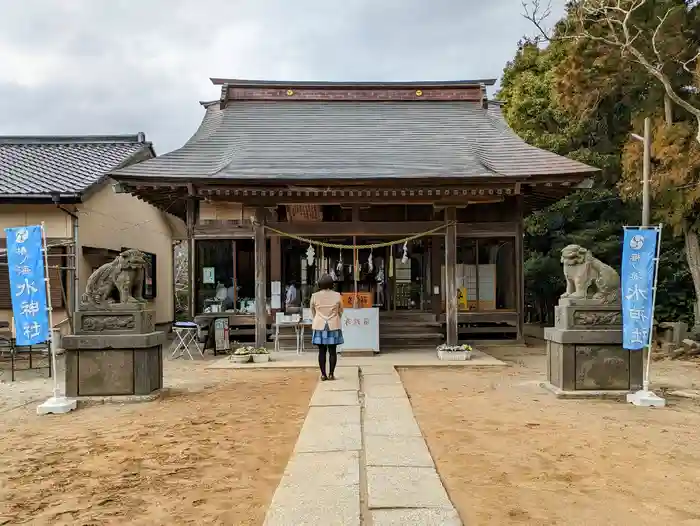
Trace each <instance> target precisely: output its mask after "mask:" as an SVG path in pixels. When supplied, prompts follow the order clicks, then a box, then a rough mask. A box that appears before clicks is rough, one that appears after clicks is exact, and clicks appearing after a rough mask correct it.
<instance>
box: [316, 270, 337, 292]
mask: <svg viewBox="0 0 700 526" xmlns="http://www.w3.org/2000/svg"><path fill="white" fill-rule="evenodd" d="M332 288H333V278H332V277H331V276H330V274H324V275H323V276H321V279H319V280H318V290H331V289H332Z"/></svg>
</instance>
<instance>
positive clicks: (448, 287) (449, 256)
mask: <svg viewBox="0 0 700 526" xmlns="http://www.w3.org/2000/svg"><path fill="white" fill-rule="evenodd" d="M456 218H457V210H456V209H455V207H453V206H450V207H447V208H446V209H445V221H446V222H447V223H448V226H447V227H446V229H445V297H446V301H445V322H446V324H447V334H446V336H447V345H457V341H458V339H459V334H458V328H457V320H458V317H457V273H456V267H457V225H456V224H455V223H454V221H455V220H456Z"/></svg>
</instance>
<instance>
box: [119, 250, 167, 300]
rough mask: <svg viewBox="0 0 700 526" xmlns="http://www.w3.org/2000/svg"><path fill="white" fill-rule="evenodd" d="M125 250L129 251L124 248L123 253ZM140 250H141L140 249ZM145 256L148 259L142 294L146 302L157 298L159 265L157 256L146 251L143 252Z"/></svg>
mask: <svg viewBox="0 0 700 526" xmlns="http://www.w3.org/2000/svg"><path fill="white" fill-rule="evenodd" d="M125 250H129V248H128V247H122V250H121V251H122V252H124V251H125ZM139 250H140V249H139ZM141 252H142V253H143V255H144V256H145V259H146V271H145V272H144V276H143V290H142V291H141V294H142V295H143V298H144V299H146V300H153V299H155V298H156V295H157V293H158V290H157V285H158V282H157V279H156V276H157V272H156V270H157V268H158V267H157V263H156V255H155V254H153V253H151V252H146V251H144V250H141Z"/></svg>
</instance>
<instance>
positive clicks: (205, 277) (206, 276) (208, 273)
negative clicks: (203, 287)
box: [202, 267, 216, 285]
mask: <svg viewBox="0 0 700 526" xmlns="http://www.w3.org/2000/svg"><path fill="white" fill-rule="evenodd" d="M202 283H207V284H211V285H213V284H214V283H216V278H215V277H214V267H204V268H203V269H202Z"/></svg>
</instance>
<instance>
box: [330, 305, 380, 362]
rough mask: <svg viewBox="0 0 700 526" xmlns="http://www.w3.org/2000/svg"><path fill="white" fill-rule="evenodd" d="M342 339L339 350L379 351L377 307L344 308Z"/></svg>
mask: <svg viewBox="0 0 700 526" xmlns="http://www.w3.org/2000/svg"><path fill="white" fill-rule="evenodd" d="M341 327H342V329H343V340H345V343H344V344H343V345H341V346H340V348H339V351H340V352H342V351H343V350H346V351H369V350H371V351H374V352H379V309H377V308H369V309H344V310H343V317H342V319H341Z"/></svg>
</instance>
